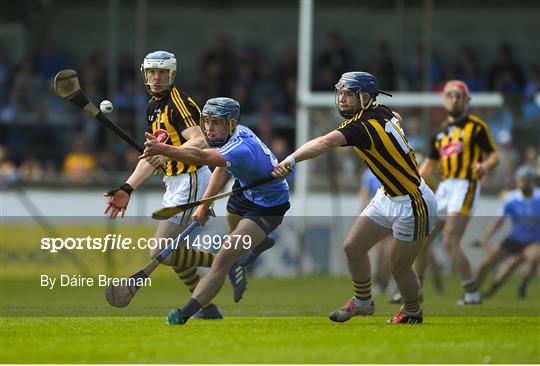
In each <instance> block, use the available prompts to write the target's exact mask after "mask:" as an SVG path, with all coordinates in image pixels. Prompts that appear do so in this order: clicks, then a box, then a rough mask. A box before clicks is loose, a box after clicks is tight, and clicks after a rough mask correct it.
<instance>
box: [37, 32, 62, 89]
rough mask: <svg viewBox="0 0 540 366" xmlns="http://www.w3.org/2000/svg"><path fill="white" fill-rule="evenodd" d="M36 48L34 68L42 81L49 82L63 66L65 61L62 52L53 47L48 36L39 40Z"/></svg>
mask: <svg viewBox="0 0 540 366" xmlns="http://www.w3.org/2000/svg"><path fill="white" fill-rule="evenodd" d="M37 50H38V51H37V53H36V55H35V56H34V66H35V70H36V72H37V73H38V75H39V76H40V77H41V78H42V80H43V81H44V82H49V81H50V80H51V79H52V78H53V77H54V75H56V73H57V72H58V70H62V69H64V68H65V66H66V63H65V61H64V58H63V56H62V54H61V53H60V52H59V51H57V50H56V49H55V48H54V46H53V44H52V40H51V39H50V38H49V36H45V37H43V38H42V39H41V40H40V41H39V44H38V46H37Z"/></svg>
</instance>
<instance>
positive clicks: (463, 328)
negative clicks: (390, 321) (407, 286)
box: [0, 277, 540, 363]
mask: <svg viewBox="0 0 540 366" xmlns="http://www.w3.org/2000/svg"><path fill="white" fill-rule="evenodd" d="M38 281H39V280H36V279H35V278H32V279H20V278H3V279H2V302H1V304H2V317H1V318H0V321H1V337H0V339H1V340H0V362H2V363H154V362H157V363H289V362H290V363H539V362H540V320H539V317H538V316H539V315H540V301H539V300H540V291H539V290H540V283H539V281H538V280H535V281H533V282H532V283H531V284H530V288H529V298H528V299H527V300H517V298H516V296H515V289H516V284H517V282H516V279H514V280H513V281H511V283H509V284H507V286H505V287H504V288H502V289H501V291H500V292H499V293H498V294H497V295H496V296H495V297H494V298H493V299H490V300H487V301H486V302H485V304H484V305H482V306H475V307H458V306H456V305H454V304H455V300H456V299H457V298H458V297H459V295H460V292H461V290H460V289H459V285H458V283H459V281H458V280H457V278H455V277H450V278H447V280H446V292H445V294H444V295H442V296H440V295H436V294H434V293H433V292H432V290H431V287H430V286H429V285H428V286H426V289H425V291H426V296H425V298H426V302H425V304H424V312H425V323H424V324H421V325H402V326H401V325H400V326H391V325H387V324H385V321H386V319H387V318H388V317H389V316H391V314H392V313H393V312H394V311H395V310H396V309H397V306H396V305H389V304H387V303H386V301H385V299H386V298H385V297H382V296H379V297H377V298H376V303H377V312H376V315H377V316H375V317H369V318H353V319H352V320H351V321H349V322H347V323H344V324H335V323H332V322H330V321H329V320H328V319H327V318H326V317H325V316H324V315H326V314H327V313H328V312H329V311H331V310H333V309H334V308H336V307H338V306H340V305H341V303H342V302H344V301H345V300H346V299H347V297H348V296H350V292H351V285H350V281H349V280H348V279H345V278H326V277H320V278H297V279H291V280H252V281H251V282H250V284H249V287H248V292H247V293H246V298H245V299H243V300H242V302H241V303H240V304H234V303H233V302H232V299H231V297H232V296H231V290H230V286H228V285H226V286H225V288H224V291H223V293H222V294H220V295H219V296H218V298H217V299H216V303H217V304H219V307H220V309H221V310H222V312H223V313H224V315H225V317H226V319H225V320H223V321H201V320H190V321H189V322H188V323H187V324H186V325H185V326H174V327H171V326H167V325H165V324H164V320H165V315H166V314H167V312H168V311H169V310H170V309H171V308H172V307H174V306H176V305H178V304H181V303H184V302H185V301H186V299H187V295H186V294H185V290H182V289H181V288H180V287H179V284H178V280H177V279H174V280H173V279H171V278H166V277H165V278H161V277H158V279H156V280H155V281H154V283H153V286H152V287H151V288H145V289H142V290H141V292H140V293H139V294H137V296H136V297H135V299H134V300H133V303H132V304H131V305H130V306H129V307H128V308H125V309H112V308H111V307H109V306H108V305H106V304H105V301H104V299H103V294H102V289H100V288H82V289H72V288H66V289H62V290H60V289H58V290H52V291H49V290H45V289H40V288H39V283H38ZM53 315H55V316H53ZM58 315H66V316H58ZM321 315H322V316H321Z"/></svg>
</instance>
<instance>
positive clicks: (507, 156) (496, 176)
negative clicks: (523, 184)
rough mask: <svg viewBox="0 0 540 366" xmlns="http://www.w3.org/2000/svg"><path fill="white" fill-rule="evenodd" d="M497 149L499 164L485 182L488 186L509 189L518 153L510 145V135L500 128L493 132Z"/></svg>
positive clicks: (512, 182)
mask: <svg viewBox="0 0 540 366" xmlns="http://www.w3.org/2000/svg"><path fill="white" fill-rule="evenodd" d="M494 136H495V139H496V141H497V150H498V151H499V165H498V166H497V167H496V168H495V170H494V172H493V174H492V175H489V176H488V177H487V180H489V181H490V182H486V183H487V184H488V185H490V186H498V187H500V188H506V189H511V188H512V187H513V185H514V172H515V169H516V167H517V166H518V164H519V154H518V152H517V151H516V149H514V148H513V147H512V135H511V134H510V132H509V131H506V130H501V131H499V132H498V133H497V134H494Z"/></svg>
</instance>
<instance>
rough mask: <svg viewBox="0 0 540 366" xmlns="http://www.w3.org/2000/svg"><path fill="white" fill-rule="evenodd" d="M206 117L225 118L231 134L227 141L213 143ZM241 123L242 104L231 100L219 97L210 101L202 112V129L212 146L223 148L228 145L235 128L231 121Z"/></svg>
mask: <svg viewBox="0 0 540 366" xmlns="http://www.w3.org/2000/svg"><path fill="white" fill-rule="evenodd" d="M205 117H218V118H223V120H224V122H225V126H226V127H228V129H229V134H228V136H227V138H226V139H224V140H221V141H215V140H214V141H212V140H211V139H210V138H209V136H208V131H207V130H206V127H205V124H204V119H205ZM233 120H235V121H240V103H238V102H237V101H236V100H234V99H231V98H225V97H219V98H212V99H209V100H208V101H207V102H206V104H205V105H204V107H203V109H202V111H201V120H200V124H201V129H202V130H203V131H204V134H205V135H206V139H207V140H208V143H209V144H210V145H211V146H214V147H221V146H223V145H225V143H227V141H228V140H229V138H230V137H231V135H232V134H233V132H234V127H233V126H232V124H231V121H233Z"/></svg>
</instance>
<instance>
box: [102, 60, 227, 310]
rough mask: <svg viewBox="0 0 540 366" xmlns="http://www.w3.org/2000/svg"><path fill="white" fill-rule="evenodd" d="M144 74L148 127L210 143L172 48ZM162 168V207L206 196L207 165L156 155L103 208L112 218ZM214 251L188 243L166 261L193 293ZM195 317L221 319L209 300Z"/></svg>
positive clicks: (160, 135) (183, 142)
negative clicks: (180, 80) (182, 86)
mask: <svg viewBox="0 0 540 366" xmlns="http://www.w3.org/2000/svg"><path fill="white" fill-rule="evenodd" d="M141 73H142V76H143V79H144V82H145V86H146V88H147V91H148V92H149V94H150V95H151V99H150V101H149V103H148V107H147V110H146V114H147V116H146V117H147V122H148V130H147V131H148V132H151V133H152V134H153V135H154V137H155V138H156V139H157V140H158V141H160V142H163V143H166V144H170V145H173V146H177V147H179V148H182V146H195V147H199V148H206V147H207V143H206V138H205V136H204V133H203V132H202V130H201V128H200V125H199V114H200V110H199V107H198V106H197V104H196V103H195V102H194V101H193V99H191V98H190V97H188V96H187V95H186V94H185V93H183V92H181V91H180V90H179V89H178V88H177V87H176V86H174V84H173V82H174V79H175V77H176V58H175V56H174V55H173V54H172V53H170V52H165V51H156V52H152V53H149V54H148V55H146V57H145V58H144V61H143V64H142V65H141ZM160 166H163V167H164V170H165V176H164V177H163V182H164V183H165V188H166V191H165V194H164V195H163V202H162V204H163V206H176V205H181V204H185V203H188V202H193V201H196V200H199V199H201V198H202V195H203V194H204V192H205V190H206V187H207V186H208V182H209V181H210V176H211V173H210V170H209V169H208V167H207V166H195V165H187V164H184V163H182V162H179V161H170V160H169V159H168V158H166V157H164V156H154V157H151V158H147V159H143V160H140V161H139V163H138V165H137V167H136V168H135V170H134V171H133V173H132V174H131V176H130V177H129V178H128V179H127V181H126V183H125V184H124V185H122V186H121V187H119V188H117V189H114V190H112V191H110V192H107V194H106V195H107V196H109V197H110V199H109V202H108V204H107V208H106V210H105V213H107V212H109V217H110V218H111V219H114V218H116V216H117V215H118V214H119V213H120V214H121V215H122V216H124V212H125V210H126V208H127V205H128V203H129V199H130V196H131V192H132V191H133V190H135V189H136V188H138V186H139V185H140V184H141V183H142V182H144V181H145V180H146V179H147V178H148V177H150V176H151V175H152V173H153V172H154V170H155V169H156V168H159V167H160ZM191 214H192V212H191V211H186V212H184V213H183V214H181V215H178V216H175V217H173V218H171V219H169V220H167V221H160V222H159V225H158V228H157V230H156V233H155V234H154V237H155V238H176V236H177V235H178V234H179V233H180V232H181V231H182V230H183V229H184V228H185V227H186V226H187V224H188V223H189V220H190V217H191ZM161 250H163V248H159V247H158V248H153V249H151V250H150V256H151V257H152V258H154V257H155V256H156V255H158V254H159V252H160V251H161ZM213 259H214V255H213V254H212V253H207V252H201V251H198V250H195V249H193V248H190V247H187V246H185V247H180V248H178V250H176V251H175V252H173V253H172V254H171V256H170V257H169V258H167V259H166V260H165V261H164V262H163V264H166V265H169V266H171V267H172V268H173V270H174V271H175V272H176V274H177V275H178V277H179V278H180V279H181V280H182V282H184V284H185V285H186V286H187V287H188V289H189V290H190V291H191V292H193V290H194V289H195V287H196V286H197V283H198V282H199V275H198V274H197V267H210V266H211V265H212V262H213ZM195 317H201V318H211V319H220V318H222V316H221V314H220V313H219V311H218V309H217V307H216V306H215V305H212V304H207V305H206V306H205V307H204V308H203V309H202V310H201V312H200V313H199V314H198V315H196V316H195Z"/></svg>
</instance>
